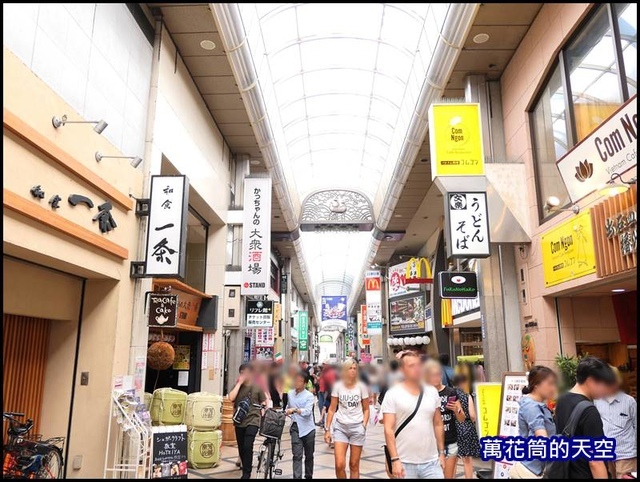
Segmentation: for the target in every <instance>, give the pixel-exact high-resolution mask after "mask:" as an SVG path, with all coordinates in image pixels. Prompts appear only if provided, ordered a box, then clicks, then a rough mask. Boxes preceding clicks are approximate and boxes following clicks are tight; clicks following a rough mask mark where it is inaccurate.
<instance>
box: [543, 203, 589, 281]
mask: <svg viewBox="0 0 640 482" xmlns="http://www.w3.org/2000/svg"><path fill="white" fill-rule="evenodd" d="M540 242H541V248H542V267H543V270H544V285H545V286H546V287H549V286H554V285H557V284H559V283H563V282H565V281H569V280H572V279H576V278H580V277H581V276H586V275H588V274H591V273H595V272H596V255H595V249H594V244H593V230H592V227H591V211H584V212H582V213H581V214H579V215H577V216H572V217H571V218H569V219H567V220H566V221H565V222H564V223H562V224H560V225H558V226H556V227H555V228H552V229H550V230H549V231H547V232H545V233H544V234H543V235H542V237H541V241H540Z"/></svg>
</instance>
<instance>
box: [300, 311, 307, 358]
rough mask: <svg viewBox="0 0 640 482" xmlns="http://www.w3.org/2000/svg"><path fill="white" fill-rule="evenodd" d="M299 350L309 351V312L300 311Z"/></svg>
mask: <svg viewBox="0 0 640 482" xmlns="http://www.w3.org/2000/svg"><path fill="white" fill-rule="evenodd" d="M298 349H299V350H300V351H308V350H309V312H308V311H298Z"/></svg>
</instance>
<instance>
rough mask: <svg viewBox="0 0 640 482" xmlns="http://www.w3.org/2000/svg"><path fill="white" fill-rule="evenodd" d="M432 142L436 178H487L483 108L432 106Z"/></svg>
mask: <svg viewBox="0 0 640 482" xmlns="http://www.w3.org/2000/svg"><path fill="white" fill-rule="evenodd" d="M429 141H430V144H431V146H430V147H431V176H432V178H435V177H437V176H482V175H484V152H483V148H482V126H481V124H480V105H479V104H432V105H431V107H430V108H429Z"/></svg>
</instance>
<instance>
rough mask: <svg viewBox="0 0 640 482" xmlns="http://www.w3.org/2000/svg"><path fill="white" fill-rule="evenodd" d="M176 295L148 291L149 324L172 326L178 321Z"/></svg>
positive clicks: (164, 326) (163, 326)
mask: <svg viewBox="0 0 640 482" xmlns="http://www.w3.org/2000/svg"><path fill="white" fill-rule="evenodd" d="M177 314H178V295H171V294H166V293H149V326H159V327H162V328H174V327H175V326H176V324H177V322H178V316H177Z"/></svg>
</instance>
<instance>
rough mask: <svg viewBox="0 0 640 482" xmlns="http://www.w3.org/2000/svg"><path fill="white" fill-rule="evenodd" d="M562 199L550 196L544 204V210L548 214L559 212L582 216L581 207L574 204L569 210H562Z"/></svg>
mask: <svg viewBox="0 0 640 482" xmlns="http://www.w3.org/2000/svg"><path fill="white" fill-rule="evenodd" d="M558 206H560V199H558V198H557V197H556V196H549V197H548V198H547V201H546V202H545V203H544V210H545V211H546V212H548V213H551V212H557V211H571V212H572V213H573V214H580V206H578V205H577V204H574V205H573V206H571V207H570V208H569V209H562V208H560V207H558Z"/></svg>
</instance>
